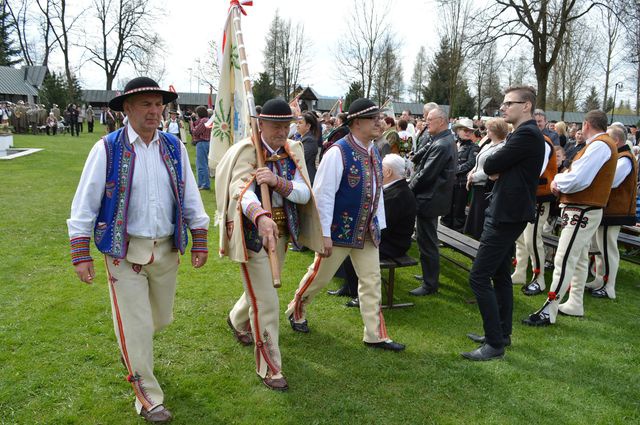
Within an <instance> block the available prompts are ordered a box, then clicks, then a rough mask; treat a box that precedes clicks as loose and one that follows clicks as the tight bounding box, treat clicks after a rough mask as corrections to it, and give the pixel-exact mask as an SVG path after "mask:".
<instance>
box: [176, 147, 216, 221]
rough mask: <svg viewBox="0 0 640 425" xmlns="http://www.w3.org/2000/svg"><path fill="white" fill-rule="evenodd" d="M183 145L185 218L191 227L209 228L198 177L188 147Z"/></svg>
mask: <svg viewBox="0 0 640 425" xmlns="http://www.w3.org/2000/svg"><path fill="white" fill-rule="evenodd" d="M180 145H181V146H182V170H183V171H182V173H183V175H184V219H185V221H186V222H187V225H188V226H189V229H208V228H209V216H208V215H207V213H206V211H205V210H204V205H203V203H202V198H201V197H200V191H199V190H198V185H197V183H196V178H195V177H194V175H193V171H192V170H191V163H190V162H189V154H188V153H187V148H186V147H185V146H184V145H183V144H182V143H180Z"/></svg>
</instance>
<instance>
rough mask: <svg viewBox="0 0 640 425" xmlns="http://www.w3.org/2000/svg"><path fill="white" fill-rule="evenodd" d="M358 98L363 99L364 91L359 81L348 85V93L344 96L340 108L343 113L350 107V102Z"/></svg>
mask: <svg viewBox="0 0 640 425" xmlns="http://www.w3.org/2000/svg"><path fill="white" fill-rule="evenodd" d="M360 97H364V91H363V90H362V83H360V82H359V81H354V82H352V83H351V84H350V85H349V91H348V92H347V94H346V95H345V96H344V104H343V105H342V108H343V109H344V110H345V111H346V110H348V109H349V105H351V102H353V101H354V100H356V99H358V98H360Z"/></svg>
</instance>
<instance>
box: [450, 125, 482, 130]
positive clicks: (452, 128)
mask: <svg viewBox="0 0 640 425" xmlns="http://www.w3.org/2000/svg"><path fill="white" fill-rule="evenodd" d="M461 128H464V129H465V130H471V131H476V129H475V128H473V127H467V126H466V125H462V124H454V125H452V126H451V130H453V131H458V130H460V129H461Z"/></svg>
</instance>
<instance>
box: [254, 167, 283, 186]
mask: <svg viewBox="0 0 640 425" xmlns="http://www.w3.org/2000/svg"><path fill="white" fill-rule="evenodd" d="M256 183H257V184H259V185H260V184H262V183H266V184H267V185H268V186H269V187H274V186H275V185H276V184H278V178H277V177H276V175H275V174H273V172H272V171H271V170H270V169H269V168H268V167H262V168H258V169H257V170H256Z"/></svg>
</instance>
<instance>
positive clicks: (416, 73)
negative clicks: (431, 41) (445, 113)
mask: <svg viewBox="0 0 640 425" xmlns="http://www.w3.org/2000/svg"><path fill="white" fill-rule="evenodd" d="M428 65H429V64H428V62H427V53H426V51H425V48H424V46H420V50H418V54H417V55H416V62H415V64H414V65H413V74H412V75H411V86H410V87H411V88H410V92H411V93H410V96H411V99H412V100H413V101H414V102H416V103H417V102H420V99H421V98H422V91H423V90H424V85H425V83H426V82H427V67H428Z"/></svg>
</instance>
